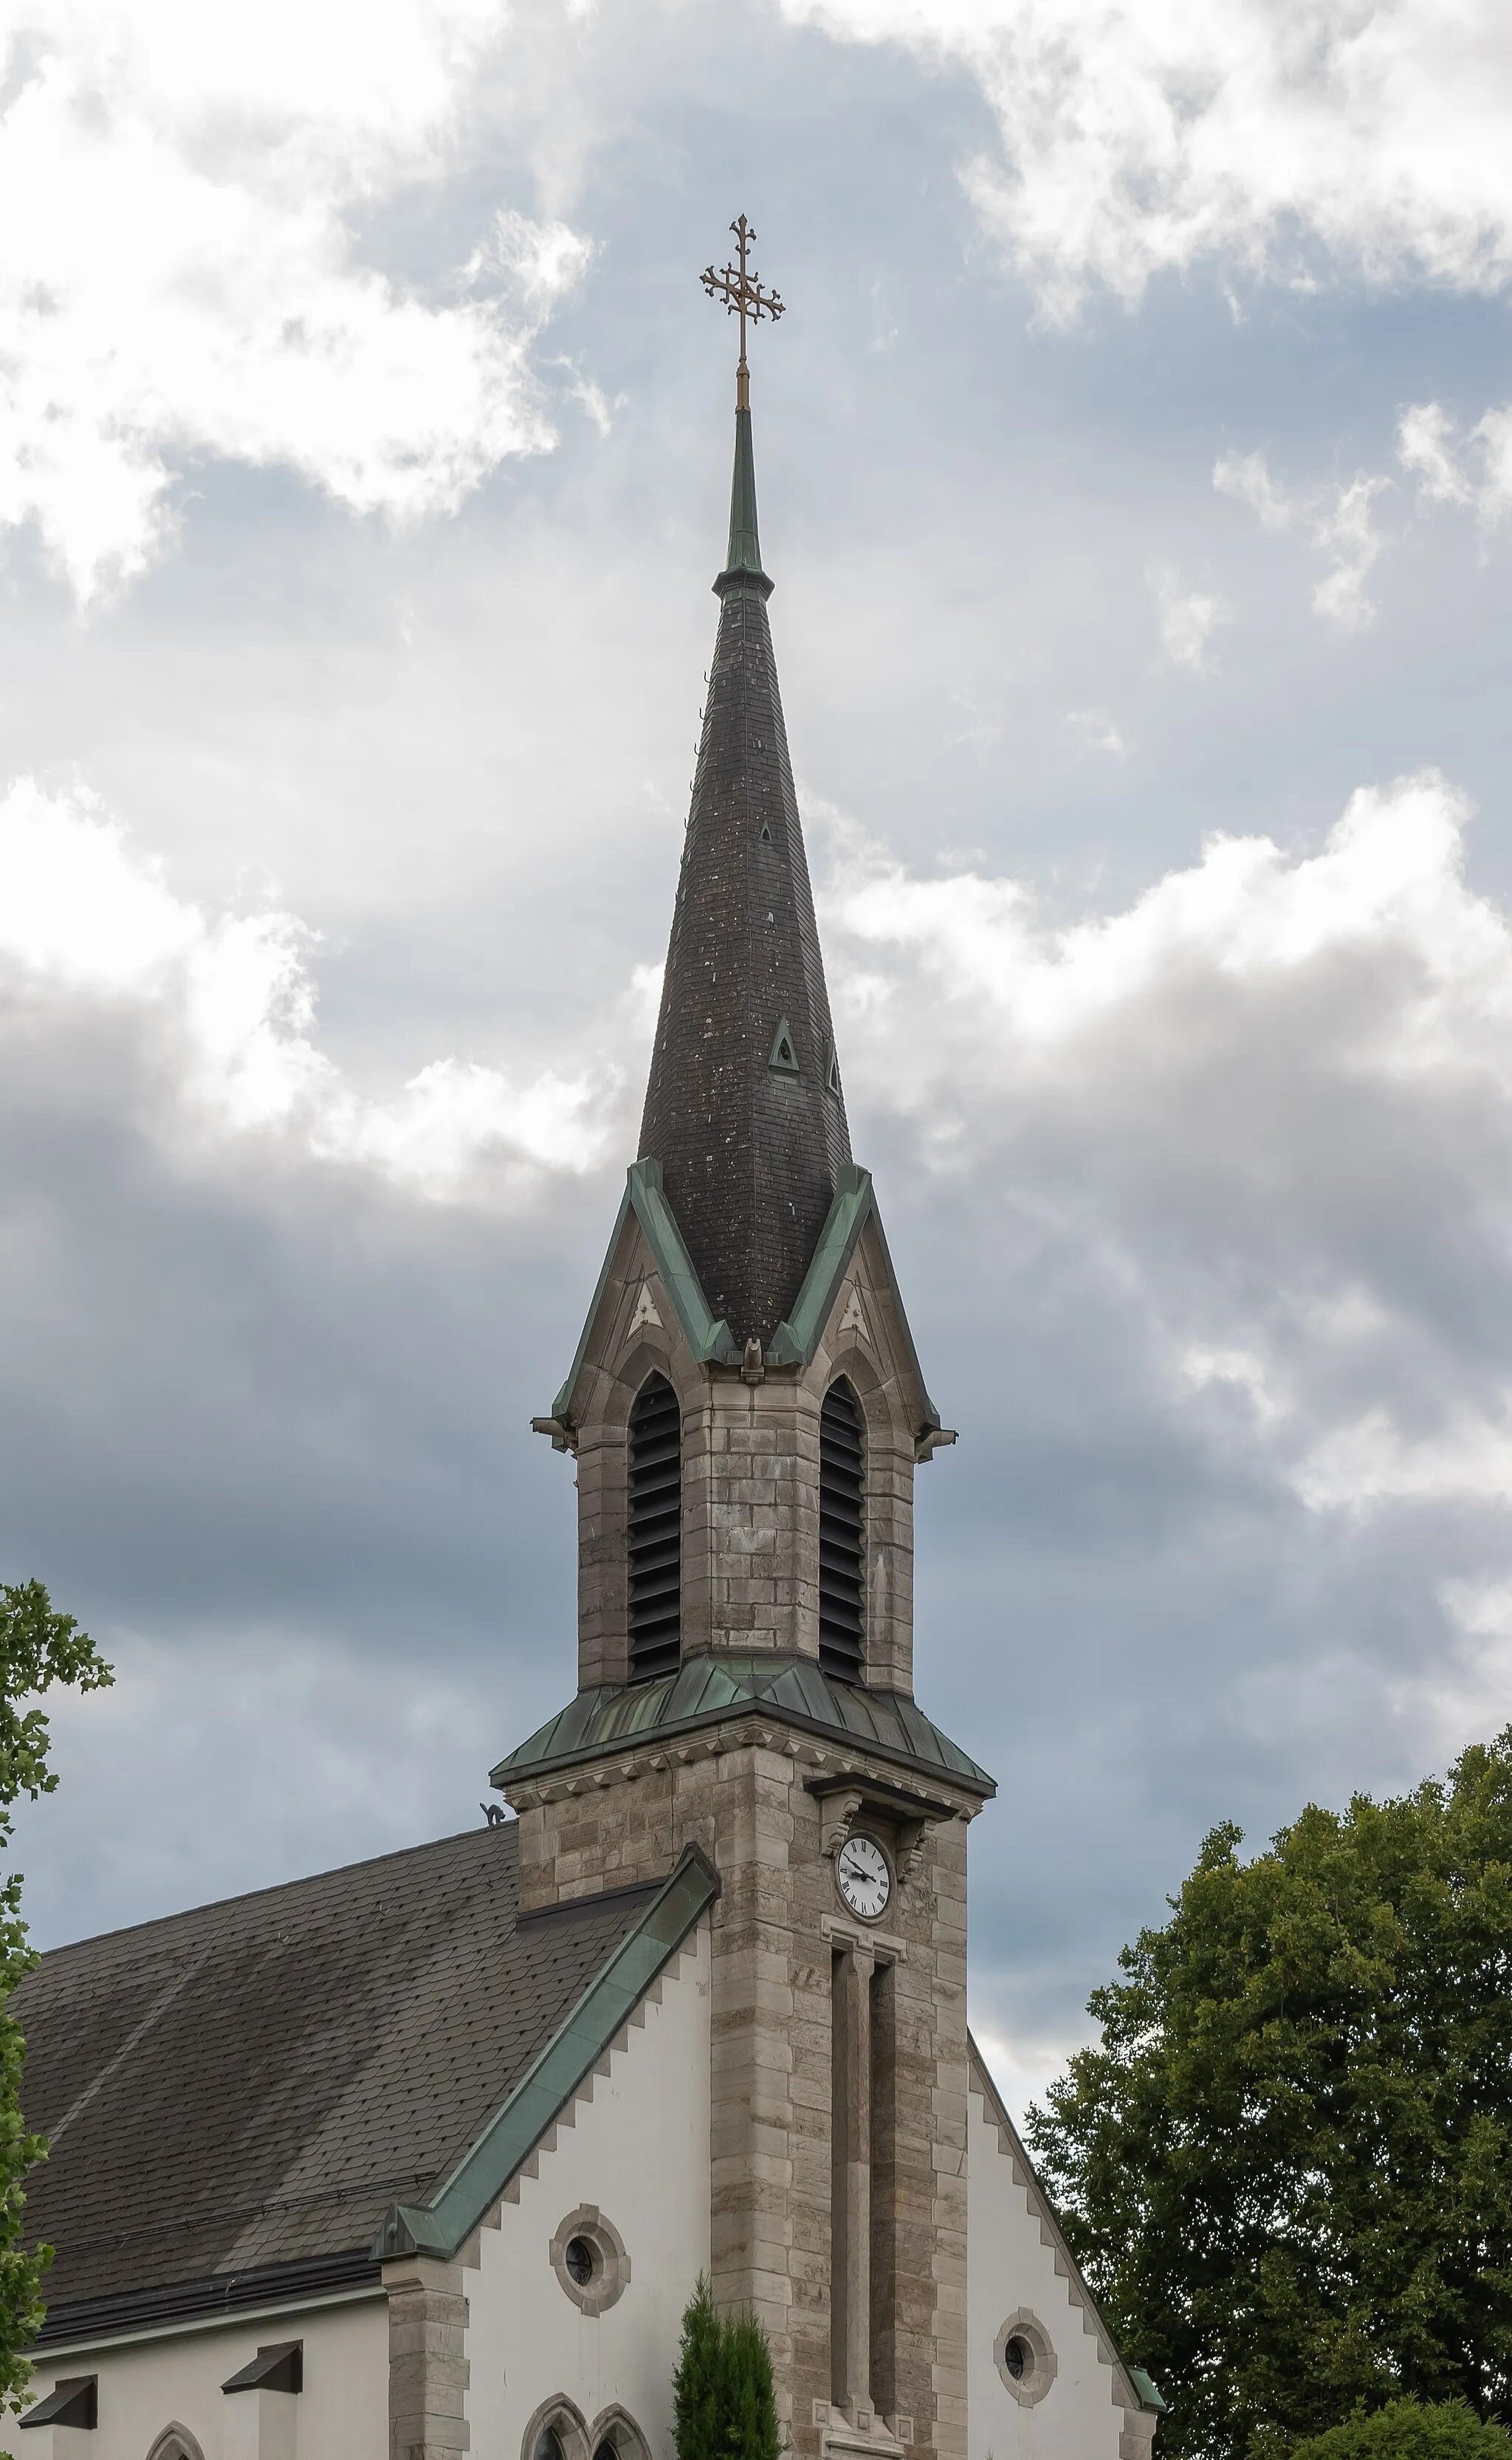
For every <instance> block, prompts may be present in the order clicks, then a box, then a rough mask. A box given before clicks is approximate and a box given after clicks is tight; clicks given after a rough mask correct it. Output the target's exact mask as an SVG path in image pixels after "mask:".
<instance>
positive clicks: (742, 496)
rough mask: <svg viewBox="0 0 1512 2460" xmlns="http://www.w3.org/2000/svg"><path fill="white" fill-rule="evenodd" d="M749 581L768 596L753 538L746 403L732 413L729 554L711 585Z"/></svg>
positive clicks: (752, 466) (752, 465) (752, 451)
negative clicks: (733, 458)
mask: <svg viewBox="0 0 1512 2460" xmlns="http://www.w3.org/2000/svg"><path fill="white" fill-rule="evenodd" d="M736 578H742V579H744V578H749V579H751V580H753V581H757V582H766V587H767V592H768V595H770V593H771V589H772V583H771V582H770V581H767V578H766V574H765V573H764V572H763V571H762V569H761V541H760V539H759V538H758V536H757V534H756V448H755V446H754V444H753V442H752V439H751V410H750V405H749V403H747V404H746V406H745V407H744V408H739V409H737V410H736V412H735V476H734V477H733V479H732V480H731V485H730V552H729V554H728V555H727V556H726V558H725V568H724V570H723V572H722V573H721V574H720V576H719V581H717V582H715V583H714V586H715V588H716V589H717V588H718V587H719V584H720V583H721V582H733V581H735V579H736Z"/></svg>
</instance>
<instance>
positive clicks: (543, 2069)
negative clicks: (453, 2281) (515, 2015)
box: [373, 1845, 719, 2262]
mask: <svg viewBox="0 0 1512 2460" xmlns="http://www.w3.org/2000/svg"><path fill="white" fill-rule="evenodd" d="M718 1894H719V1876H718V1873H717V1872H716V1871H715V1870H714V1868H713V1863H712V1862H710V1861H709V1860H708V1858H707V1856H705V1855H704V1854H703V1853H702V1852H701V1851H700V1849H699V1848H698V1847H697V1846H696V1845H690V1846H688V1847H686V1848H685V1850H684V1852H683V1855H682V1858H681V1859H680V1861H679V1862H678V1864H677V1867H676V1869H675V1870H674V1871H673V1873H672V1875H671V1878H670V1879H669V1880H668V1881H667V1882H666V1885H665V1886H664V1887H663V1888H662V1889H661V1891H660V1893H659V1894H658V1895H657V1896H656V1897H654V1898H652V1900H651V1902H650V1904H649V1905H648V1906H647V1908H646V1911H645V1912H644V1913H643V1914H642V1916H641V1918H640V1920H639V1921H638V1922H637V1923H636V1924H635V1927H634V1929H633V1930H632V1931H630V1932H629V1933H628V1935H627V1937H626V1938H624V1939H622V1940H620V1942H619V1944H618V1946H617V1947H615V1949H614V1950H613V1952H612V1954H611V1955H610V1956H608V1957H607V1959H606V1961H605V1962H604V1963H603V1964H601V1965H600V1967H599V1970H598V1971H597V1973H596V1974H595V1975H594V1977H593V1979H592V1981H591V1982H590V1983H588V1986H587V1988H586V1990H585V1991H584V1993H583V1996H582V1998H581V1999H580V2000H579V2001H578V2003H577V2004H576V2006H575V2007H573V2008H572V2009H571V2011H570V2013H569V2014H568V2015H567V2016H566V2017H565V2018H564V2021H563V2023H562V2024H561V2025H559V2026H558V2027H557V2030H556V2031H555V2032H554V2033H553V2035H552V2036H551V2039H550V2041H549V2042H548V2043H547V2044H546V2046H545V2048H544V2049H543V2051H542V2052H541V2054H540V2056H539V2057H538V2058H537V2059H536V2060H535V2062H534V2064H533V2065H532V2066H531V2067H529V2068H526V2070H525V2073H524V2074H523V2075H522V2077H521V2079H520V2082H519V2083H518V2084H517V2085H516V2086H515V2089H514V2090H513V2091H512V2092H511V2093H510V2095H509V2097H508V2099H507V2100H506V2101H505V2102H504V2104H503V2106H502V2108H501V2109H500V2110H498V2111H497V2112H496V2113H495V2115H494V2116H493V2117H492V2118H491V2119H490V2120H489V2122H488V2125H487V2126H486V2127H485V2128H484V2130H483V2131H482V2133H481V2135H480V2136H479V2139H478V2141H477V2143H476V2144H475V2145H474V2146H473V2147H472V2149H471V2151H470V2152H467V2153H463V2155H462V2158H461V2159H460V2161H459V2162H458V2165H457V2167H456V2169H455V2170H454V2171H453V2172H452V2174H451V2175H450V2177H448V2178H445V2179H443V2180H442V2182H441V2184H440V2186H438V2187H437V2189H436V2190H435V2192H434V2194H433V2195H430V2196H429V2197H428V2199H427V2200H426V2202H424V2203H423V2204H395V2205H394V2207H393V2209H392V2210H391V2212H390V2213H389V2216H388V2218H387V2219H386V2220H385V2222H384V2224H383V2227H382V2228H381V2229H380V2230H379V2232H378V2235H377V2237H376V2239H375V2240H374V2241H373V2256H374V2258H375V2259H377V2260H378V2261H380V2262H384V2261H387V2260H388V2259H390V2258H392V2257H394V2256H402V2255H431V2256H437V2257H438V2258H439V2259H441V2260H442V2261H443V2262H449V2261H450V2260H451V2259H452V2257H453V2256H454V2255H455V2254H456V2253H457V2250H458V2247H459V2246H460V2245H461V2244H462V2243H463V2240H464V2239H465V2238H467V2237H469V2236H470V2235H471V2233H472V2232H473V2231H474V2230H475V2229H476V2228H477V2227H478V2224H479V2221H480V2220H481V2219H482V2217H483V2215H484V2214H485V2213H486V2212H487V2211H488V2209H489V2207H490V2205H492V2204H493V2203H495V2202H497V2200H498V2198H499V2197H500V2195H502V2194H503V2191H504V2189H505V2188H506V2187H507V2186H508V2184H509V2181H510V2179H511V2178H512V2177H513V2176H514V2174H515V2172H516V2171H517V2170H518V2169H519V2167H520V2165H521V2163H522V2161H524V2160H526V2159H528V2157H529V2155H530V2154H531V2153H533V2152H534V2150H535V2148H536V2146H537V2145H538V2144H539V2143H540V2141H541V2138H542V2137H543V2135H544V2133H545V2131H546V2130H547V2128H548V2127H549V2126H550V2125H551V2123H552V2120H553V2119H554V2118H556V2117H557V2116H558V2115H559V2113H560V2112H561V2111H562V2110H564V2108H565V2107H566V2104H567V2103H568V2102H569V2101H570V2100H571V2098H572V2095H573V2094H574V2093H575V2092H576V2090H577V2089H578V2087H579V2085H580V2084H581V2083H582V2082H583V2079H584V2077H585V2076H586V2075H588V2074H589V2073H591V2071H592V2069H593V2068H595V2067H596V2066H597V2065H598V2063H599V2061H600V2059H601V2058H602V2057H603V2056H604V2053H605V2051H606V2050H607V2048H608V2046H609V2044H610V2043H611V2042H612V2041H613V2039H614V2036H615V2034H616V2033H617V2032H618V2031H619V2029H620V2027H621V2025H623V2024H624V2023H625V2021H626V2018H627V2017H628V2016H630V2015H632V2014H633V2012H634V2010H635V2008H636V2007H637V2006H638V2005H639V2004H640V2002H641V2000H642V1999H643V1998H644V1997H645V1995H646V1993H647V1991H648V1990H649V1989H650V1986H651V1983H653V1982H654V1981H655V1979H656V1977H657V1975H658V1974H659V1973H661V1972H662V1971H663V1970H664V1969H665V1967H666V1966H667V1965H668V1964H670V1963H671V1960H672V1958H673V1957H674V1956H675V1955H676V1953H677V1951H678V1949H679V1948H680V1947H681V1945H682V1943H683V1941H684V1940H685V1939H686V1938H687V1937H688V1935H689V1933H690V1931H691V1930H692V1928H693V1925H694V1923H695V1922H696V1921H698V1919H700V1917H701V1916H702V1915H703V1914H705V1913H706V1912H707V1911H708V1909H709V1907H710V1906H711V1905H712V1904H713V1900H714V1898H716V1897H717V1896H718Z"/></svg>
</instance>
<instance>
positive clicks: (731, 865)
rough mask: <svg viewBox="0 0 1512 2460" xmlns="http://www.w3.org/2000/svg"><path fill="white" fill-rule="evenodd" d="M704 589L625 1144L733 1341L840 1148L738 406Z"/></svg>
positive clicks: (844, 1157) (812, 1222)
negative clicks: (647, 1010) (670, 862)
mask: <svg viewBox="0 0 1512 2460" xmlns="http://www.w3.org/2000/svg"><path fill="white" fill-rule="evenodd" d="M740 391H741V393H742V394H744V393H745V392H746V388H745V386H744V385H742V386H741V388H740ZM713 585H714V588H715V590H716V591H717V593H718V595H719V598H720V601H721V604H720V610H719V632H718V638H717V640H716V642H715V645H714V657H713V667H712V668H710V673H709V692H708V699H707V703H706V706H705V710H704V725H703V739H702V742H701V743H700V745H699V749H698V767H697V771H696V773H695V775H694V778H693V792H692V811H691V813H690V815H689V820H688V836H687V839H686V842H685V844H684V847H683V862H682V872H681V876H680V878H679V880H678V883H677V904H676V909H675V911H674V913H673V916H672V932H671V945H670V947H669V949H668V954H667V979H666V985H665V987H664V989H663V992H662V1007H661V1015H660V1018H659V1019H658V1022H657V1027H656V1045H655V1050H654V1051H653V1053H652V1058H651V1074H650V1086H649V1088H648V1090H647V1095H646V1116H645V1119H644V1122H643V1124H642V1127H641V1148H640V1149H641V1154H642V1156H643V1158H654V1159H655V1160H657V1161H659V1162H660V1163H661V1165H662V1170H663V1175H664V1184H665V1187H666V1191H667V1195H668V1198H669V1199H670V1200H671V1207H672V1211H673V1212H674V1214H675V1215H676V1217H677V1221H678V1225H679V1227H680V1228H681V1230H682V1234H683V1237H684V1239H685V1240H686V1241H687V1242H688V1248H689V1252H690V1254H691V1255H692V1261H693V1264H694V1266H695V1268H696V1270H697V1273H698V1277H699V1279H700V1281H701V1282H702V1283H703V1286H704V1294H705V1296H706V1297H707V1299H708V1301H709V1304H710V1307H711V1309H712V1311H713V1314H714V1315H715V1316H716V1317H719V1316H722V1317H723V1318H724V1319H725V1321H726V1322H727V1323H728V1325H729V1326H730V1329H731V1331H732V1332H733V1333H734V1334H735V1339H736V1341H737V1342H739V1343H740V1344H741V1345H742V1346H743V1345H744V1344H745V1343H746V1342H747V1341H749V1340H751V1339H753V1338H755V1339H756V1340H759V1341H761V1342H763V1343H765V1342H767V1341H769V1340H770V1339H771V1336H772V1334H773V1333H774V1332H775V1331H776V1329H777V1325H779V1324H780V1323H781V1322H782V1321H783V1319H784V1317H785V1316H786V1314H787V1311H788V1309H789V1307H790V1306H791V1304H792V1303H793V1301H794V1299H795V1298H796V1296H797V1294H798V1291H799V1285H800V1283H801V1282H802V1279H803V1275H804V1272H805V1271H806V1269H807V1267H808V1263H809V1260H810V1258H811V1257H812V1255H813V1253H814V1249H815V1246H816V1245H817V1243H818V1241H819V1235H820V1230H821V1229H822V1228H823V1226H824V1219H825V1216H826V1214H827V1213H828V1211H829V1208H830V1204H831V1202H832V1200H833V1198H834V1195H835V1181H836V1173H837V1172H838V1171H839V1169H840V1167H841V1164H842V1163H843V1162H847V1161H848V1160H849V1159H850V1135H849V1131H848V1129H847V1127H846V1124H845V1106H844V1100H843V1097H842V1095H841V1091H840V1071H839V1066H838V1063H837V1061H836V1055H835V1045H834V1038H833V1034H832V1030H831V1027H830V1014H829V998H828V994H827V992H826V990H825V987H824V965H823V960H822V959H821V957H820V945H819V931H818V928H817V926H816V924H815V921H814V899H813V893H812V891H811V890H810V887H809V880H808V864H807V862H806V860H805V859H804V853H803V831H802V827H801V825H800V823H799V813H798V801H797V797H796V796H795V795H794V792H793V772H792V768H791V765H790V763H789V760H788V750H787V732H786V729H785V728H784V726H783V723H782V702H781V697H780V695H779V693H778V690H777V664H776V661H775V659H774V657H773V654H772V635H771V631H770V628H769V626H768V624H767V610H766V602H767V599H768V598H769V597H770V596H771V593H772V583H771V582H770V581H769V580H768V578H767V576H766V574H765V572H763V570H762V568H761V549H760V544H759V541H758V540H757V535H756V464H755V459H754V456H753V451H752V440H751V413H750V410H749V408H748V407H747V406H746V403H745V401H744V400H742V401H741V403H740V406H739V407H738V408H737V410H736V412H735V482H734V486H733V488H732V491H731V502H730V549H729V558H728V561H727V562H726V565H725V569H724V570H723V572H721V574H720V575H719V578H718V579H717V581H716V582H715V583H714V584H713Z"/></svg>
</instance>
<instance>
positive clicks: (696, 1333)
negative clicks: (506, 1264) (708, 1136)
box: [551, 1161, 740, 1418]
mask: <svg viewBox="0 0 1512 2460" xmlns="http://www.w3.org/2000/svg"><path fill="white" fill-rule="evenodd" d="M625 1180H626V1184H625V1194H624V1196H623V1197H622V1198H621V1199H620V1209H619V1212H618V1213H617V1215H616V1216H615V1220H614V1229H613V1233H612V1235H611V1237H610V1239H609V1243H608V1247H607V1252H606V1254H605V1258H604V1269H603V1271H602V1272H601V1273H600V1275H599V1279H598V1286H597V1287H596V1289H595V1290H594V1293H593V1298H592V1301H591V1304H589V1307H588V1312H587V1315H586V1319H585V1322H584V1325H583V1335H582V1338H581V1340H580V1341H579V1343H578V1347H577V1354H576V1356H575V1357H574V1359H573V1361H572V1367H571V1370H570V1372H569V1374H568V1376H567V1380H566V1382H565V1383H564V1385H563V1387H562V1389H561V1391H560V1392H559V1393H558V1394H557V1397H556V1399H555V1400H554V1401H553V1402H552V1404H551V1414H552V1416H553V1417H554V1418H561V1417H562V1416H563V1413H564V1411H565V1410H567V1409H568V1408H569V1407H570V1405H571V1401H572V1393H573V1389H574V1387H575V1386H576V1384H577V1380H578V1377H579V1376H580V1374H581V1373H582V1371H583V1361H584V1359H585V1358H586V1355H587V1347H588V1343H589V1340H590V1339H591V1337H592V1333H593V1326H594V1325H595V1324H596V1322H597V1321H598V1313H599V1307H600V1305H601V1304H602V1303H603V1298H604V1293H605V1291H606V1290H607V1287H608V1282H609V1274H610V1272H611V1271H612V1270H613V1265H614V1256H615V1250H616V1249H617V1248H618V1246H619V1243H620V1232H621V1231H622V1230H623V1229H624V1227H625V1217H626V1215H627V1214H628V1213H633V1214H634V1216H635V1219H636V1220H637V1221H638V1222H639V1223H640V1225H641V1228H642V1230H643V1231H644V1232H645V1234H646V1243H647V1245H648V1246H649V1247H650V1251H651V1261H652V1262H653V1263H654V1264H655V1266H656V1271H657V1275H658V1278H659V1279H660V1281H661V1284H662V1287H663V1288H664V1289H665V1291H666V1292H667V1295H668V1297H669V1298H670V1299H671V1303H672V1305H673V1307H674V1308H675V1309H676V1311H677V1321H678V1323H679V1324H680V1325H681V1326H682V1328H683V1334H684V1338H685V1339H686V1341H687V1343H688V1347H689V1348H690V1349H691V1350H692V1354H693V1356H694V1357H695V1358H696V1359H698V1360H699V1361H700V1363H704V1362H707V1361H708V1360H710V1359H716V1360H717V1361H718V1362H719V1364H720V1365H721V1366H724V1367H733V1366H735V1365H737V1364H738V1362H739V1357H740V1352H739V1350H738V1349H737V1348H736V1347H735V1336H734V1335H733V1333H732V1332H731V1330H730V1326H729V1325H727V1324H726V1323H725V1321H724V1319H723V1317H719V1318H715V1317H714V1316H713V1314H712V1313H711V1311H710V1306H709V1302H708V1300H707V1299H706V1298H705V1296H704V1293H703V1284H702V1283H701V1282H700V1281H699V1279H698V1275H697V1273H696V1272H695V1271H694V1269H693V1261H692V1257H691V1256H690V1255H689V1253H688V1247H687V1242H686V1241H685V1240H684V1238H683V1234H682V1232H681V1231H680V1230H679V1229H678V1227H677V1218H676V1216H675V1214H674V1213H673V1211H672V1208H671V1205H670V1204H669V1203H668V1201H667V1197H666V1194H665V1192H664V1190H663V1187H662V1166H661V1163H660V1162H659V1161H632V1162H631V1164H630V1166H629V1169H628V1171H627V1172H626V1174H625Z"/></svg>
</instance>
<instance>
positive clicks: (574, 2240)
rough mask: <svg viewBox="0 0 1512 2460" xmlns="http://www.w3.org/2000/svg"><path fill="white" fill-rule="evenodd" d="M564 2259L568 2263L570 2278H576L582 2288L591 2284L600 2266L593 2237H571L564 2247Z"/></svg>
mask: <svg viewBox="0 0 1512 2460" xmlns="http://www.w3.org/2000/svg"><path fill="white" fill-rule="evenodd" d="M562 2260H563V2262H564V2264H565V2265H566V2268H567V2278H568V2280H575V2281H576V2282H577V2285H578V2287H579V2288H580V2289H586V2288H587V2287H588V2286H589V2284H590V2282H591V2281H592V2279H593V2276H594V2274H595V2272H596V2271H597V2270H598V2268H599V2259H598V2255H597V2252H596V2250H595V2248H594V2245H593V2241H592V2239H591V2238H586V2237H569V2238H568V2240H567V2242H566V2245H565V2247H564V2249H563V2254H562Z"/></svg>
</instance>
